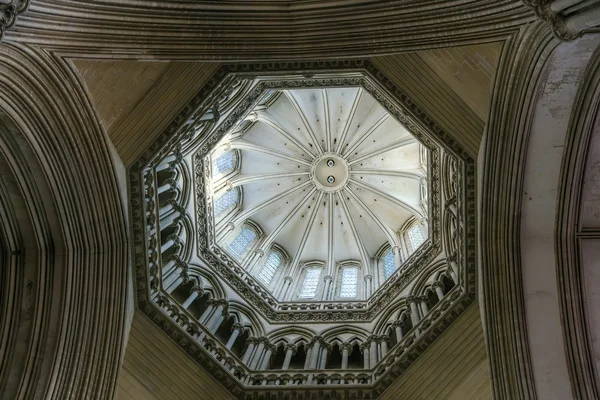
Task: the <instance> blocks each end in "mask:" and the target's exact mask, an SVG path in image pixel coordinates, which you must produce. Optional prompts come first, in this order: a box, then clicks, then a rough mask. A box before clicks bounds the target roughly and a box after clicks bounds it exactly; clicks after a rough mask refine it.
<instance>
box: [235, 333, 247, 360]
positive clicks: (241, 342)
mask: <svg viewBox="0 0 600 400" xmlns="http://www.w3.org/2000/svg"><path fill="white" fill-rule="evenodd" d="M248 337H250V331H249V330H247V329H245V330H244V333H242V334H241V335H240V336H238V338H237V340H236V341H235V343H234V344H233V346H232V347H231V351H232V353H233V354H235V355H236V356H238V357H240V358H241V357H242V354H243V353H244V351H245V350H246V347H247V346H246V343H247V341H248Z"/></svg>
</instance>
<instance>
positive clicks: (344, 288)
mask: <svg viewBox="0 0 600 400" xmlns="http://www.w3.org/2000/svg"><path fill="white" fill-rule="evenodd" d="M357 287H358V268H357V267H344V268H342V284H341V286H340V297H346V298H348V297H356V294H357Z"/></svg>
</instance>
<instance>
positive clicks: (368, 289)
mask: <svg viewBox="0 0 600 400" xmlns="http://www.w3.org/2000/svg"><path fill="white" fill-rule="evenodd" d="M372 282H373V277H372V276H371V275H365V299H368V298H369V296H371V294H372V290H373V286H372Z"/></svg>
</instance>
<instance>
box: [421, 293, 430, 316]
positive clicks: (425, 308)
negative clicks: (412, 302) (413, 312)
mask: <svg viewBox="0 0 600 400" xmlns="http://www.w3.org/2000/svg"><path fill="white" fill-rule="evenodd" d="M419 300H420V303H421V311H422V312H423V316H425V314H427V313H428V312H429V306H428V305H427V296H421V297H419Z"/></svg>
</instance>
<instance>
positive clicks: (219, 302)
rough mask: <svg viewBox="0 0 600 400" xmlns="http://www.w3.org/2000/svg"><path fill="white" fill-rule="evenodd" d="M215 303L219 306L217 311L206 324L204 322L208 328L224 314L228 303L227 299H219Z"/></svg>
mask: <svg viewBox="0 0 600 400" xmlns="http://www.w3.org/2000/svg"><path fill="white" fill-rule="evenodd" d="M214 305H215V306H216V307H217V308H216V309H215V311H214V312H213V314H212V315H211V316H210V318H209V320H208V322H207V323H206V324H204V327H205V328H207V329H210V328H211V327H212V326H213V325H214V323H215V322H216V321H217V320H218V319H219V318H220V317H222V316H223V311H224V309H225V306H226V305H227V300H224V299H219V300H215V302H214Z"/></svg>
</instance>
